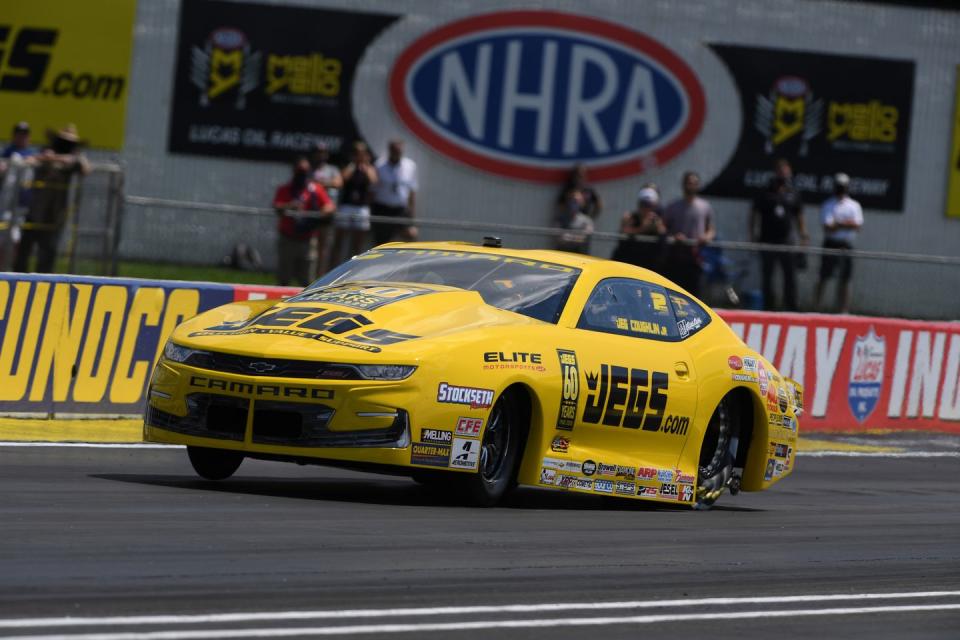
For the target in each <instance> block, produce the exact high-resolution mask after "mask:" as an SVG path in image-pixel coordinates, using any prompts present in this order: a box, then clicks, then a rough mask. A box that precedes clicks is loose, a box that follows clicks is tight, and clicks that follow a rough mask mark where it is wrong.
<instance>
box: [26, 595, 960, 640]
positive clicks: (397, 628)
mask: <svg viewBox="0 0 960 640" xmlns="http://www.w3.org/2000/svg"><path fill="white" fill-rule="evenodd" d="M957 610H960V604H931V605H902V606H889V607H848V608H837V609H793V610H791V609H783V610H774V611H769V610H760V611H735V612H725V613H678V614H662V615H646V616H625V617H616V618H614V617H605V618H547V619H539V620H480V621H468V622H427V623H410V624H367V625H351V626H342V627H337V626H333V627H299V628H297V627H294V628H290V627H286V628H275V629H208V630H200V629H194V630H182V631H147V632H136V631H133V632H121V633H87V634H57V635H54V636H9V637H8V638H7V640H215V639H219V638H290V637H296V636H346V635H358V634H387V633H411V632H421V633H422V632H430V631H476V630H479V629H525V628H544V627H567V626H593V627H601V626H612V625H624V624H656V623H664V622H692V621H702V620H750V619H757V618H763V619H770V618H802V617H810V616H844V615H846V616H849V615H866V614H879V613H919V612H928V611H957Z"/></svg>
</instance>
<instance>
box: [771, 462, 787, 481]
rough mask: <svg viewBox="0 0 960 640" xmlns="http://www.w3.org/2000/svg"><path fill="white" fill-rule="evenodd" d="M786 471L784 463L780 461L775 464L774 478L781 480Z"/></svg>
mask: <svg viewBox="0 0 960 640" xmlns="http://www.w3.org/2000/svg"><path fill="white" fill-rule="evenodd" d="M784 469H786V467H785V466H784V464H783V463H782V462H780V461H779V460H778V461H777V462H776V463H775V464H774V467H773V477H774V478H779V477H780V476H782V475H783V472H784Z"/></svg>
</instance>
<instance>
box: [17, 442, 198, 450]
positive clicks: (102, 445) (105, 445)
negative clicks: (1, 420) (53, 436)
mask: <svg viewBox="0 0 960 640" xmlns="http://www.w3.org/2000/svg"><path fill="white" fill-rule="evenodd" d="M0 447H74V448H86V449H183V448H185V447H184V446H183V445H182V444H149V443H146V442H140V443H135V442H127V443H122V442H0Z"/></svg>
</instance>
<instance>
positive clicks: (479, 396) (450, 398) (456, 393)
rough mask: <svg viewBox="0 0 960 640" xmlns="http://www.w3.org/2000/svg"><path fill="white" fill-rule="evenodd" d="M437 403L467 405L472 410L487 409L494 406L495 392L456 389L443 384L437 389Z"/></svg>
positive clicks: (467, 388)
mask: <svg viewBox="0 0 960 640" xmlns="http://www.w3.org/2000/svg"><path fill="white" fill-rule="evenodd" d="M437 402H446V403H449V404H466V405H470V408H471V409H486V408H489V407H491V406H492V405H493V390H491V389H475V388H473V387H455V386H453V385H449V384H447V383H446V382H441V383H440V386H439V387H437Z"/></svg>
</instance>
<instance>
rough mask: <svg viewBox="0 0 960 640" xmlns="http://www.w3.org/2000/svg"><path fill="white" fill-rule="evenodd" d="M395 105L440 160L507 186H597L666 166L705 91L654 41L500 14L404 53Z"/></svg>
mask: <svg viewBox="0 0 960 640" xmlns="http://www.w3.org/2000/svg"><path fill="white" fill-rule="evenodd" d="M390 97H391V100H392V101H393V105H394V108H395V109H396V111H397V114H398V115H399V116H400V119H401V120H403V122H404V124H406V125H407V127H409V128H410V130H411V131H413V133H414V134H416V135H417V136H418V137H419V138H420V139H422V140H423V141H424V142H425V143H427V144H428V145H430V146H431V147H432V148H433V149H435V150H436V151H438V152H440V153H442V154H443V155H445V156H448V157H450V158H453V159H454V160H457V161H459V162H463V163H464V164H467V165H469V166H471V167H475V168H478V169H481V170H483V171H488V172H490V173H494V174H498V175H503V176H507V177H509V178H512V179H518V178H519V179H524V180H532V181H538V182H554V181H558V180H561V179H562V178H563V177H564V176H565V175H566V173H567V172H568V171H569V167H570V165H571V164H572V163H573V162H575V161H578V162H582V163H584V164H585V165H587V166H588V167H589V168H590V176H591V178H592V179H594V180H611V179H615V178H622V177H626V176H630V175H634V174H637V173H641V172H642V171H643V170H644V169H645V168H646V167H649V166H657V165H663V164H666V163H667V162H669V161H670V160H671V159H672V158H674V157H675V156H677V155H678V154H679V153H681V152H682V151H683V150H684V149H686V148H687V147H689V146H690V144H691V143H692V142H693V141H694V139H695V138H696V137H697V135H698V134H699V132H700V129H701V127H702V125H703V120H704V113H705V102H704V95H703V89H702V88H701V86H700V83H699V81H698V80H697V78H696V76H695V75H694V73H693V71H692V70H691V69H690V67H688V66H687V64H686V63H685V62H683V60H681V59H680V58H679V57H678V56H677V55H676V54H675V53H673V52H672V51H670V50H669V49H667V48H666V47H664V46H663V45H662V44H660V43H659V42H657V41H656V40H654V39H652V38H650V37H648V36H646V35H643V34H641V33H638V32H636V31H633V30H631V29H628V28H625V27H623V26H621V25H617V24H613V23H610V22H606V21H604V20H597V19H596V18H592V17H588V16H583V15H575V14H569V13H560V12H555V11H504V12H497V13H490V14H486V15H480V16H475V17H471V18H467V19H464V20H460V21H457V22H453V23H450V24H447V25H444V26H442V27H440V28H438V29H436V30H434V31H431V32H429V33H426V34H425V35H423V36H421V37H420V38H419V39H417V40H416V41H414V42H413V43H412V44H411V45H410V46H409V47H407V49H406V50H405V51H403V52H402V53H401V54H400V56H399V58H398V59H397V63H396V65H395V66H394V68H393V70H392V72H391V75H390Z"/></svg>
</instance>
